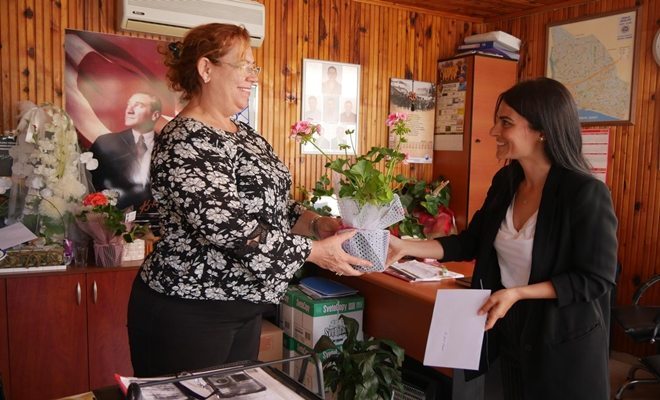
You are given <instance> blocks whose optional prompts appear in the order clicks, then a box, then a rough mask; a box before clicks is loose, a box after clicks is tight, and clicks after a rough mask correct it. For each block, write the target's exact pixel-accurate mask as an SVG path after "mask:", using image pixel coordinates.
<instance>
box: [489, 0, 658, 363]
mask: <svg viewBox="0 0 660 400" xmlns="http://www.w3.org/2000/svg"><path fill="white" fill-rule="evenodd" d="M636 3H640V6H639V11H638V18H639V24H640V28H641V29H640V31H639V33H640V36H639V38H638V49H637V54H636V55H637V57H636V66H635V74H636V76H637V82H636V98H635V102H636V104H635V109H634V110H633V112H634V115H635V124H634V125H630V126H611V127H610V149H611V153H612V156H611V165H610V170H609V173H608V178H607V184H608V186H609V187H610V188H611V190H612V198H613V201H614V207H615V210H616V214H617V216H618V218H619V232H618V237H619V258H620V260H621V264H622V266H623V271H622V274H621V277H620V281H619V287H618V293H617V294H618V295H617V301H618V302H619V303H622V304H623V303H625V304H629V303H630V302H631V298H632V294H633V292H634V290H635V288H637V287H638V286H639V282H640V281H644V280H646V279H648V278H649V277H651V276H652V275H654V274H659V273H660V250H659V244H660V228H658V227H659V226H660V173H659V172H660V159H659V158H660V154H659V151H658V149H659V148H660V144H659V142H660V74H659V72H658V71H659V69H660V68H659V67H658V65H657V64H656V63H655V62H654V60H653V56H652V54H651V42H652V40H653V36H654V35H655V32H656V31H657V30H658V28H660V1H652V0H644V1H637V2H636V1H635V0H608V1H590V2H586V3H583V4H579V5H576V6H570V7H563V8H558V9H555V10H548V11H544V12H542V13H536V14H532V15H528V16H522V17H518V18H510V19H503V20H500V21H494V22H490V23H486V24H484V25H485V26H484V27H480V28H485V30H486V31H489V30H503V31H506V32H509V33H511V34H513V35H515V36H517V37H519V38H522V39H523V42H524V45H523V48H524V54H523V57H522V62H521V63H520V71H519V77H520V78H521V79H524V78H531V77H537V76H542V75H543V74H544V72H545V51H546V38H547V31H546V26H547V24H548V23H549V22H557V21H563V20H569V19H574V18H581V17H586V16H595V15H598V14H602V13H607V12H612V11H618V10H625V9H630V8H633V7H635V5H636ZM645 301H646V302H648V303H654V304H660V287H658V288H656V290H654V291H653V292H649V293H648V298H646V299H645ZM614 332H615V335H614V347H615V348H616V349H617V350H622V351H627V352H631V353H636V354H644V353H646V354H649V353H653V352H654V351H655V349H654V348H653V347H651V346H635V345H634V344H633V343H632V342H631V340H629V339H627V338H625V337H624V335H623V332H622V331H621V330H620V329H615V331H614Z"/></svg>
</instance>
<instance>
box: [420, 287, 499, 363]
mask: <svg viewBox="0 0 660 400" xmlns="http://www.w3.org/2000/svg"><path fill="white" fill-rule="evenodd" d="M489 296H490V290H477V289H440V290H438V294H437V295H436V298H435V307H434V308H433V319H432V320H431V329H430V330H429V336H428V340H427V341H426V352H425V354H424V365H428V366H433V367H446V368H461V369H478V368H479V358H480V356H481V344H482V341H483V337H484V327H485V325H486V317H487V315H486V314H484V315H477V311H478V310H479V309H480V308H481V306H483V305H484V303H485V302H486V299H488V297H489Z"/></svg>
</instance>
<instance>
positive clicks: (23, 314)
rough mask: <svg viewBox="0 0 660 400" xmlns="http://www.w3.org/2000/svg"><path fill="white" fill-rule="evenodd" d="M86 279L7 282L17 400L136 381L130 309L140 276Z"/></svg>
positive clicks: (80, 275)
mask: <svg viewBox="0 0 660 400" xmlns="http://www.w3.org/2000/svg"><path fill="white" fill-rule="evenodd" d="M80 271H81V272H78V271H77V270H71V271H66V272H61V273H51V274H40V275H25V274H24V275H20V276H8V277H7V278H6V279H5V281H6V282H5V284H6V307H5V309H6V310H7V326H8V329H7V332H8V348H9V375H10V385H9V386H10V389H9V392H8V393H9V394H10V396H9V398H10V399H12V400H21V399H49V398H58V397H62V396H66V395H72V394H76V393H81V392H86V391H89V390H90V389H94V388H98V387H101V386H107V385H110V384H112V383H113V379H112V376H113V373H115V372H119V373H122V374H131V373H132V371H131V367H130V356H129V347H128V338H127V332H126V308H127V304H128V296H129V294H130V288H131V284H132V281H133V278H134V277H135V274H136V269H135V268H130V269H123V268H109V269H107V270H105V269H93V268H90V269H85V270H80ZM0 339H1V336H0Z"/></svg>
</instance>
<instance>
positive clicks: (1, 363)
mask: <svg viewBox="0 0 660 400" xmlns="http://www.w3.org/2000/svg"><path fill="white" fill-rule="evenodd" d="M6 292H7V291H6V289H5V280H4V279H0V379H1V380H2V386H3V387H2V388H0V396H1V395H2V394H3V392H4V393H9V382H10V377H9V339H8V338H7V293H6Z"/></svg>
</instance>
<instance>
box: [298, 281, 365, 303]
mask: <svg viewBox="0 0 660 400" xmlns="http://www.w3.org/2000/svg"><path fill="white" fill-rule="evenodd" d="M298 287H299V288H300V290H302V291H303V292H304V293H305V294H306V295H308V296H309V297H311V298H313V299H328V298H333V297H344V296H352V295H354V294H356V293H357V292H358V291H357V290H356V289H353V288H352V287H349V286H346V285H344V284H342V283H339V282H335V281H333V280H330V279H326V278H321V277H316V276H310V277H307V278H303V279H301V280H300V285H298Z"/></svg>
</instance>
